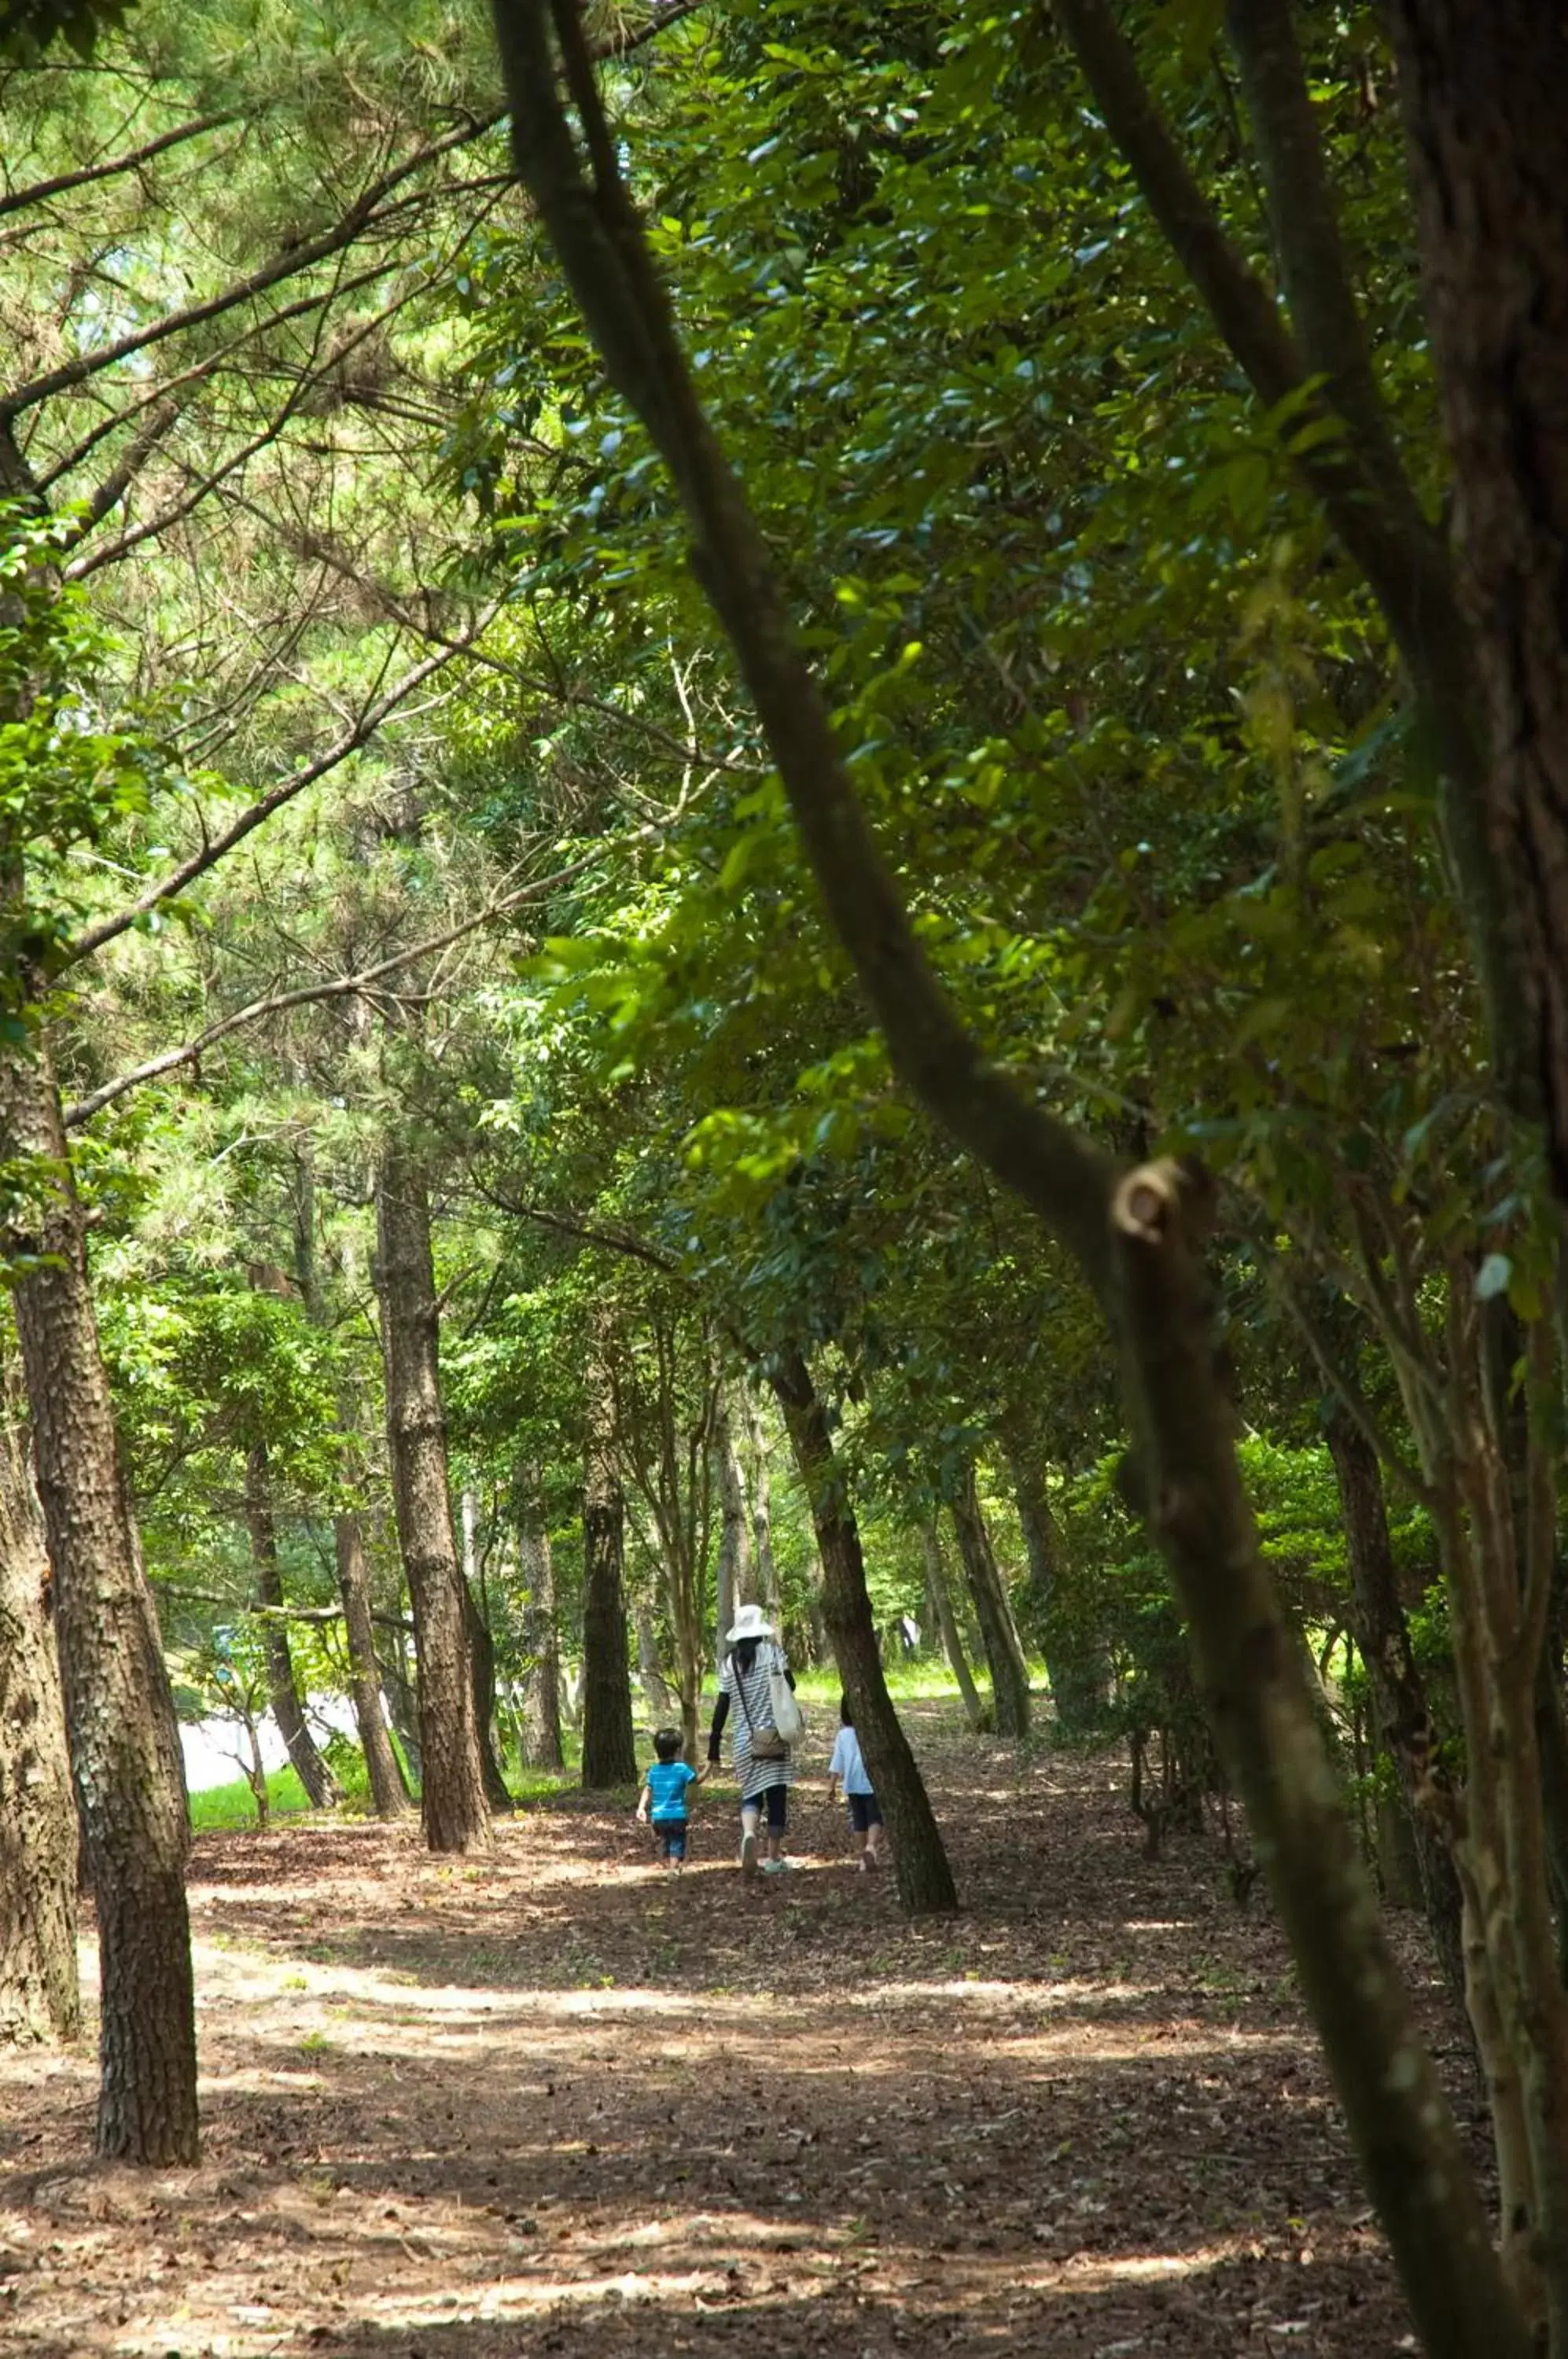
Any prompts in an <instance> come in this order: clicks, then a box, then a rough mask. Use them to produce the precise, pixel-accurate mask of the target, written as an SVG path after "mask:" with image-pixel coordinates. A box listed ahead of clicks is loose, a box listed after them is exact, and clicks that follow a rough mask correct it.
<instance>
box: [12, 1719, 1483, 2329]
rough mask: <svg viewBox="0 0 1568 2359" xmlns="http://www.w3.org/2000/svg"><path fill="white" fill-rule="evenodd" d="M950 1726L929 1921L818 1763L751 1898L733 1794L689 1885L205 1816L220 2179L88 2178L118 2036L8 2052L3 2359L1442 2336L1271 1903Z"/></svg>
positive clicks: (939, 1744) (537, 1843) (209, 2077)
mask: <svg viewBox="0 0 1568 2359" xmlns="http://www.w3.org/2000/svg"><path fill="white" fill-rule="evenodd" d="M918 1718H920V1715H917V1719H918ZM920 1734H921V1741H922V1749H923V1751H924V1753H925V1755H926V1756H927V1760H928V1766H929V1767H930V1769H931V1775H932V1780H933V1785H934V1787H935V1788H936V1790H937V1791H938V1793H939V1795H940V1797H941V1801H942V1815H943V1817H944V1819H945V1821H947V1823H948V1827H949V1831H950V1834H951V1836H952V1838H953V1848H954V1852H955V1854H956V1856H957V1859H958V1861H959V1864H960V1866H961V1870H962V1877H963V1882H964V1888H965V1891H966V1895H967V1897H968V1900H969V1904H970V1906H969V1912H968V1913H967V1914H966V1915H965V1916H964V1917H963V1918H961V1919H957V1920H954V1921H950V1922H943V1923H940V1924H934V1925H926V1926H921V1927H920V1928H916V1929H911V1928H909V1926H907V1925H905V1924H904V1923H903V1922H902V1920H901V1919H899V1917H898V1912H897V1908H896V1906H895V1903H894V1901H893V1897H892V1895H891V1892H890V1890H888V1889H887V1886H885V1885H883V1884H880V1883H879V1882H878V1881H877V1879H874V1878H870V1877H866V1876H863V1875H855V1874H854V1873H852V1872H851V1870H850V1868H849V1865H848V1864H847V1863H848V1858H849V1854H848V1846H847V1842H846V1840H845V1838H844V1835H843V1833H842V1831H841V1829H840V1825H839V1821H838V1818H837V1814H836V1813H833V1814H830V1813H829V1812H828V1810H827V1809H826V1806H825V1803H824V1802H823V1800H822V1794H821V1785H820V1781H819V1782H818V1783H817V1785H816V1789H815V1791H814V1792H812V1791H811V1790H810V1789H807V1788H801V1789H798V1793H797V1797H796V1800H797V1803H798V1805H799V1808H798V1812H797V1816H798V1828H797V1833H796V1843H797V1848H798V1849H799V1851H800V1854H802V1856H803V1858H804V1860H805V1862H806V1864H805V1865H804V1866H803V1868H802V1870H801V1872H800V1873H799V1874H798V1875H791V1876H789V1877H779V1878H777V1879H774V1880H771V1881H763V1882H761V1883H759V1884H758V1885H757V1886H748V1887H743V1886H742V1885H741V1883H740V1881H739V1879H738V1877H737V1876H736V1875H735V1871H734V1869H733V1867H732V1866H731V1864H730V1858H731V1849H730V1836H731V1829H732V1823H733V1808H732V1805H731V1803H730V1800H729V1799H728V1798H727V1797H726V1796H725V1794H724V1791H723V1789H722V1788H721V1789H717V1790H716V1791H710V1792H708V1793H706V1794H705V1795H704V1796H703V1798H702V1802H701V1805H700V1809H701V1832H700V1835H699V1839H698V1844H697V1855H696V1859H695V1860H694V1863H693V1864H692V1866H691V1867H690V1868H689V1869H688V1870H687V1873H686V1875H684V1877H682V1878H681V1879H680V1880H679V1881H678V1882H675V1881H670V1880H667V1879H665V1878H664V1877H663V1876H662V1875H660V1874H659V1872H658V1871H657V1870H656V1869H655V1868H654V1867H653V1865H652V1864H651V1862H650V1859H649V1854H648V1850H647V1848H646V1837H644V1836H643V1834H642V1832H641V1830H639V1829H637V1827H636V1826H635V1825H633V1824H632V1823H631V1821H630V1820H629V1818H628V1816H627V1814H626V1813H625V1812H620V1813H613V1812H609V1811H603V1810H586V1809H583V1808H582V1807H581V1806H580V1805H579V1804H578V1803H577V1802H576V1800H575V1799H574V1798H568V1799H565V1800H563V1801H562V1803H561V1805H560V1806H558V1807H557V1808H554V1809H552V1810H546V1811H541V1812H538V1813H535V1814H533V1815H530V1816H529V1817H528V1818H526V1819H524V1820H521V1821H517V1822H516V1823H514V1824H512V1825H509V1826H506V1827H505V1828H503V1830H502V1832H501V1835H500V1843H499V1849H498V1853H497V1855H496V1858H495V1861H494V1863H493V1864H490V1863H487V1864H483V1865H479V1866H473V1867H465V1866H462V1865H457V1866H441V1865H440V1864H436V1863H435V1862H433V1861H432V1860H430V1858H429V1857H428V1856H427V1855H426V1854H424V1853H422V1852H421V1851H420V1850H419V1846H418V1843H417V1841H416V1839H415V1838H414V1837H413V1836H412V1835H411V1834H410V1835H408V1837H406V1838H405V1837H403V1836H391V1837H389V1836H388V1835H387V1834H386V1833H385V1832H383V1831H381V1830H380V1829H378V1828H376V1827H373V1826H344V1827H331V1826H326V1825H312V1826H302V1825H296V1826H290V1827H288V1828H286V1829H285V1830H284V1831H283V1832H279V1833H278V1834H277V1835H274V1836H272V1837H270V1838H268V1839H267V1840H266V1841H262V1840H259V1839H257V1838H254V1837H239V1836H208V1837H203V1838H202V1839H201V1841H200V1842H199V1843H198V1845H197V1851H196V1860H195V1867H194V1877H193V1894H192V1898H193V1907H194V1914H195V1922H196V1926H197V1930H198V1940H199V1952H198V1960H197V1973H198V1980H199V1987H200V1991H201V2008H202V2015H201V2063H202V2107H203V2118H204V2122H205V2136H206V2146H205V2159H204V2160H203V2163H202V2165H201V2169H198V2170H194V2171H176V2172H160V2173H151V2174H136V2173H132V2172H129V2171H125V2170H124V2169H99V2168H97V2167H93V2166H91V2165H85V2164H84V2163H83V2160H82V2158H83V2156H84V2155H85V2154H86V2153H87V2152H88V2149H89V2145H90V2139H91V2129H92V2104H93V2075H92V2060H91V2056H90V2054H86V2055H78V2056H71V2057H69V2058H60V2057H53V2058H50V2057H44V2058H42V2059H40V2058H38V2057H37V2056H26V2057H24V2056H18V2055H16V2054H15V2053H12V2054H9V2055H5V2056H0V2338H3V2339H4V2342H5V2348H6V2349H7V2351H11V2352H16V2353H19V2354H85V2353H93V2354H108V2353H114V2354H126V2359H130V2354H137V2355H138V2359H139V2354H148V2359H164V2355H165V2354H176V2353H178V2354H181V2359H194V2354H224V2359H275V2354H324V2359H334V2355H335V2354H344V2359H347V2355H348V2354H353V2359H373V2354H375V2359H382V2354H385V2359H510V2354H534V2353H541V2354H542V2353H550V2354H564V2359H589V2354H593V2359H609V2355H610V2354H623V2353H625V2354H630V2353H634V2352H636V2353H639V2354H654V2353H658V2354H661V2359H662V2354H679V2353H687V2352H690V2353H694V2354H710V2353H713V2354H729V2353H734V2354H737V2359H738V2354H746V2359H771V2354H787V2359H793V2354H833V2359H840V2354H842V2359H866V2354H877V2359H882V2354H894V2353H900V2352H901V2353H922V2354H923V2353H932V2354H936V2353H941V2354H949V2353H951V2354H980V2353H983V2352H991V2351H1002V2350H1009V2349H1010V2350H1017V2351H1022V2352H1031V2353H1040V2354H1050V2359H1078V2354H1083V2359H1089V2354H1098V2359H1113V2354H1115V2359H1133V2354H1141V2353H1146V2352H1147V2353H1158V2354H1185V2359H1231V2354H1237V2353H1247V2354H1252V2353H1258V2354H1263V2353H1279V2354H1285V2353H1292V2354H1297V2359H1331V2354H1332V2359H1385V2354H1390V2359H1391V2354H1394V2353H1396V2352H1399V2351H1401V2350H1409V2349H1411V2348H1413V2345H1412V2344H1411V2343H1410V2342H1409V2341H1408V2340H1407V2339H1406V2338H1407V2337H1408V2332H1409V2329H1408V2321H1407V2320H1406V2318H1405V2315H1404V2313H1403V2310H1402V2308H1401V2306H1400V2304H1399V2299H1398V2296H1397V2294H1396V2293H1395V2291H1394V2290H1393V2288H1392V2286H1391V2283H1390V2278H1389V2273H1388V2267H1387V2265H1386V2262H1385V2261H1384V2259H1383V2257H1382V2254H1381V2250H1380V2247H1379V2245H1378V2242H1377V2237H1376V2234H1375V2233H1374V2231H1373V2229H1372V2228H1371V2226H1370V2225H1369V2224H1368V2223H1367V2215H1366V2212H1365V2207H1364V2201H1363V2198H1362V2196H1361V2194H1360V2191H1359V2189H1358V2185H1357V2181H1356V2173H1355V2169H1354V2168H1353V2166H1352V2164H1351V2162H1350V2159H1349V2158H1348V2155H1347V2152H1346V2148H1345V2141H1344V2138H1343V2136H1342V2135H1341V2133H1340V2130H1339V2127H1338V2124H1337V2120H1336V2118H1335V2115H1334V2110H1333V2107H1332V2104H1331V2103H1330V2101H1329V2100H1328V2098H1327V2096H1326V2093H1325V2089H1324V2084H1323V2074H1322V2071H1321V2070H1320V2067H1319V2065H1318V2063H1317V2060H1316V2057H1315V2054H1314V2051H1313V2049H1312V2044H1311V2042H1310V2040H1309V2039H1308V2038H1307V2037H1306V2036H1305V2035H1304V2033H1303V2030H1302V2026H1301V2013H1300V2009H1299V2006H1297V2003H1296V2000H1295V1997H1294V1991H1293V1984H1292V1981H1291V1977H1290V1970H1289V1966H1288V1963H1287V1962H1286V1959H1285V1956H1284V1953H1283V1951H1282V1947H1281V1944H1280V1941H1279V1936H1278V1934H1277V1933H1276V1931H1275V1930H1274V1929H1273V1927H1272V1925H1271V1924H1270V1923H1269V1921H1268V1918H1267V1912H1266V1911H1262V1912H1260V1914H1259V1916H1258V1918H1257V1919H1241V1918H1238V1917H1237V1915H1236V1911H1235V1908H1234V1907H1233V1906H1232V1904H1231V1902H1230V1900H1229V1897H1228V1896H1227V1895H1226V1894H1225V1889H1224V1886H1223V1882H1222V1879H1221V1878H1220V1876H1219V1875H1218V1873H1217V1862H1216V1860H1215V1858H1214V1855H1213V1854H1211V1853H1210V1852H1209V1851H1208V1850H1207V1849H1206V1848H1201V1847H1196V1846H1194V1847H1193V1848H1192V1849H1191V1850H1186V1851H1181V1852H1179V1853H1177V1854H1174V1855H1173V1856H1172V1857H1171V1858H1170V1859H1168V1860H1166V1861H1164V1862H1162V1863H1160V1864H1157V1865H1156V1864H1149V1863H1148V1862H1147V1861H1146V1860H1145V1859H1144V1858H1143V1856H1142V1851H1141V1838H1140V1836H1139V1833H1138V1829H1137V1827H1136V1826H1135V1825H1134V1824H1133V1822H1132V1821H1129V1820H1128V1818H1127V1814H1126V1811H1125V1807H1124V1805H1123V1803H1122V1800H1121V1796H1120V1791H1119V1777H1118V1773H1117V1770H1116V1767H1115V1765H1114V1764H1106V1763H1084V1762H1082V1761H1077V1760H1067V1759H1062V1758H1048V1759H1047V1760H1045V1761H1043V1762H1041V1763H1040V1764H1037V1765H1036V1766H1035V1767H1033V1768H1032V1769H1030V1770H1029V1771H1027V1772H1026V1773H1025V1774H1024V1775H1023V1777H1022V1779H1021V1783H1020V1781H1019V1779H1018V1773H1017V1772H1016V1771H1015V1770H1014V1768H1013V1767H1012V1765H1011V1762H1010V1758H1009V1756H1008V1754H1007V1751H1006V1750H1005V1749H1004V1748H1002V1747H999V1746H995V1745H989V1746H988V1745H979V1746H975V1745H972V1744H970V1743H969V1742H968V1741H967V1740H965V1741H964V1742H962V1743H960V1742H957V1741H955V1740H954V1739H953V1738H952V1737H951V1736H949V1735H947V1734H944V1732H943V1731H942V1729H941V1728H940V1727H939V1726H937V1725H936V1724H935V1723H928V1724H927V1725H926V1726H925V1727H924V1728H923V1729H922V1730H921V1732H920ZM1435 2021H1436V2027H1437V2036H1438V2038H1439V2041H1440V2044H1442V2042H1443V2029H1444V2027H1443V2019H1442V2017H1441V2015H1439V2016H1437V2017H1436V2018H1435ZM1447 2044H1448V2045H1449V2046H1450V2047H1451V2048H1452V2047H1453V2046H1454V2039H1453V2035H1452V2030H1450V2031H1449V2034H1448V2040H1447ZM1450 2069H1451V2071H1454V2072H1458V2071H1459V2070H1460V2067H1459V2063H1458V2060H1457V2058H1456V2057H1455V2058H1454V2060H1453V2061H1452V2062H1451V2067H1450Z"/></svg>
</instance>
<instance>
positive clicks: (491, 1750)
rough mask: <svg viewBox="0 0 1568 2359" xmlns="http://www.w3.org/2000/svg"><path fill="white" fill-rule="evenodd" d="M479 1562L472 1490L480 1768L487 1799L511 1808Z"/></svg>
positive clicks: (469, 1547)
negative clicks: (498, 1750)
mask: <svg viewBox="0 0 1568 2359" xmlns="http://www.w3.org/2000/svg"><path fill="white" fill-rule="evenodd" d="M481 1579H482V1576H481V1571H480V1562H479V1503H478V1501H477V1500H476V1499H475V1498H474V1494H473V1492H472V1491H464V1493H463V1628H464V1630H465V1631H466V1633H467V1636H468V1660H469V1665H470V1668H471V1669H472V1672H473V1677H474V1734H475V1735H476V1736H477V1738H478V1740H479V1767H480V1772H481V1774H482V1776H483V1777H484V1779H485V1800H486V1801H487V1802H488V1803H489V1805H490V1808H491V1809H492V1810H510V1809H511V1808H512V1789H511V1788H510V1787H509V1786H508V1785H507V1783H506V1778H505V1777H504V1776H503V1775H502V1771H501V1764H500V1762H499V1760H498V1759H497V1758H496V1754H495V1640H494V1638H493V1637H492V1636H491V1635H490V1624H489V1620H488V1617H487V1616H486V1614H485V1608H484V1606H483V1605H482V1604H481V1603H480V1601H479V1599H478V1598H477V1597H476V1596H475V1595H474V1590H475V1588H476V1587H478V1586H479V1585H480V1583H481Z"/></svg>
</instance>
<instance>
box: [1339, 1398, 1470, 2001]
mask: <svg viewBox="0 0 1568 2359" xmlns="http://www.w3.org/2000/svg"><path fill="white" fill-rule="evenodd" d="M1325 1437H1326V1440H1327V1441H1328V1447H1329V1455H1330V1456H1331V1458H1332V1459H1333V1460H1334V1478H1335V1481H1336V1482H1337V1484H1338V1485H1339V1502H1340V1507H1341V1510H1342V1512H1343V1514H1344V1517H1345V1550H1346V1555H1347V1558H1348V1561H1349V1567H1350V1589H1351V1596H1352V1599H1353V1601H1354V1606H1355V1613H1356V1645H1357V1647H1359V1648H1360V1649H1361V1658H1362V1660H1363V1661H1364V1662H1365V1664H1366V1666H1367V1678H1368V1680H1369V1681H1370V1683H1371V1688H1372V1704H1373V1723H1374V1729H1375V1733H1376V1734H1377V1743H1378V1745H1380V1746H1382V1747H1383V1748H1384V1749H1385V1750H1386V1751H1387V1752H1388V1756H1389V1757H1390V1759H1391V1760H1392V1762H1393V1764H1394V1767H1395V1769H1396V1771H1397V1772H1398V1774H1399V1784H1400V1787H1401V1788H1402V1790H1403V1793H1404V1798H1405V1806H1406V1810H1407V1811H1408V1813H1409V1816H1410V1832H1411V1837H1412V1840H1413V1843H1414V1846H1415V1854H1416V1866H1417V1873H1418V1874H1419V1875H1420V1878H1421V1899H1422V1904H1423V1906H1424V1908H1425V1910H1426V1918H1427V1922H1428V1924H1429V1925H1430V1926H1431V1928H1432V1940H1433V1942H1434V1943H1435V1945H1436V1948H1437V1955H1438V1962H1439V1964H1440V1965H1441V1966H1442V1968H1443V1980H1444V1982H1445V1983H1446V1984H1448V1987H1449V1989H1450V1990H1451V1991H1452V1992H1453V1994H1454V1996H1455V1997H1456V1998H1457V1999H1459V2000H1460V2001H1461V2003H1463V2001H1464V1998H1465V1942H1464V1933H1463V1930H1462V1923H1461V1919H1462V1916H1463V1898H1462V1896H1461V1893H1460V1889H1459V1878H1458V1875H1457V1874H1456V1872H1455V1869H1454V1860H1453V1856H1452V1854H1451V1853H1450V1851H1449V1849H1448V1845H1447V1843H1445V1842H1444V1840H1443V1836H1442V1834H1441V1832H1439V1830H1438V1828H1437V1827H1436V1826H1435V1825H1434V1824H1433V1823H1432V1812H1431V1810H1429V1809H1428V1808H1427V1807H1426V1803H1427V1800H1428V1799H1430V1782H1429V1781H1430V1779H1431V1777H1432V1769H1433V1766H1434V1762H1435V1758H1436V1732H1435V1730H1434V1729H1433V1727H1432V1720H1431V1717H1430V1715H1429V1713H1428V1712H1427V1706H1426V1693H1425V1690H1424V1688H1423V1685H1422V1682H1421V1673H1420V1671H1419V1670H1418V1669H1416V1661H1415V1657H1414V1655H1413V1653H1412V1652H1411V1649H1410V1630H1409V1628H1408V1626H1407V1625H1406V1622H1405V1612H1404V1607H1403V1606H1402V1605H1401V1604H1400V1603H1399V1582H1398V1579H1397V1577H1396V1575H1395V1571H1394V1551H1393V1546H1392V1543H1391V1542H1390V1540H1389V1538H1388V1509H1387V1507H1386V1506H1385V1504H1384V1498H1383V1470H1382V1468H1381V1466H1380V1465H1379V1464H1378V1462H1377V1451H1375V1450H1374V1449H1373V1447H1372V1445H1371V1443H1370V1442H1369V1441H1368V1440H1367V1437H1366V1436H1365V1434H1364V1433H1363V1432H1362V1431H1361V1429H1360V1427H1359V1426H1358V1425H1357V1424H1356V1420H1355V1419H1354V1418H1352V1417H1350V1416H1349V1415H1348V1414H1347V1413H1346V1412H1345V1410H1344V1409H1343V1408H1339V1407H1337V1406H1336V1407H1335V1408H1334V1409H1333V1410H1332V1411H1331V1412H1330V1414H1329V1417H1328V1419H1327V1422H1326V1426H1325Z"/></svg>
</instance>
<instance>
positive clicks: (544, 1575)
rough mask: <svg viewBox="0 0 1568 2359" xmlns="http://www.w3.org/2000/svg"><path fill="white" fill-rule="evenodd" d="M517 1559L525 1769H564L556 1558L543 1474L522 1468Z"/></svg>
mask: <svg viewBox="0 0 1568 2359" xmlns="http://www.w3.org/2000/svg"><path fill="white" fill-rule="evenodd" d="M517 1493H518V1514H517V1555H518V1559H519V1561H520V1567H521V1571H522V1576H523V1589H524V1593H525V1596H526V1600H527V1602H526V1603H525V1604H524V1607H523V1654H524V1658H525V1661H526V1663H527V1665H528V1668H527V1669H526V1671H525V1672H524V1675H523V1767H524V1768H525V1769H561V1768H564V1767H565V1766H566V1764H565V1756H564V1755H563V1753H562V1752H561V1641H560V1637H559V1635H558V1633H557V1630H556V1626H555V1560H554V1559H553V1558H552V1556H551V1555H550V1533H549V1531H548V1529H547V1528H546V1526H545V1519H544V1500H543V1496H542V1494H541V1487H540V1484H539V1475H538V1473H537V1472H536V1470H535V1469H534V1468H532V1467H531V1466H525V1467H524V1468H522V1470H521V1472H520V1474H519V1478H518V1484H517Z"/></svg>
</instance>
